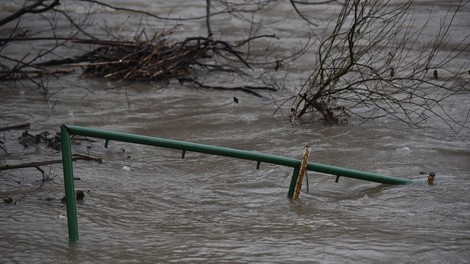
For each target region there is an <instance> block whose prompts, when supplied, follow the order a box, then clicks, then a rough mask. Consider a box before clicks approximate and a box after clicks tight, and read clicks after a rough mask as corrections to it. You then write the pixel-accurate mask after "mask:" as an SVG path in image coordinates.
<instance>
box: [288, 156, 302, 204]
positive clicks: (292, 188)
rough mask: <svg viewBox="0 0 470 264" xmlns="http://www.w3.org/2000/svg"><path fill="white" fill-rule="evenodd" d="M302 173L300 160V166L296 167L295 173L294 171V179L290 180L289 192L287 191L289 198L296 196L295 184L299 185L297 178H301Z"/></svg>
mask: <svg viewBox="0 0 470 264" xmlns="http://www.w3.org/2000/svg"><path fill="white" fill-rule="evenodd" d="M299 173H300V161H299V166H296V167H295V168H294V173H292V179H291V180H290V186H289V192H288V193H287V197H288V198H294V192H295V186H296V185H297V180H298V179H299Z"/></svg>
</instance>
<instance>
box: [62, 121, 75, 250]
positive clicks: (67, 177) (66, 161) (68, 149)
mask: <svg viewBox="0 0 470 264" xmlns="http://www.w3.org/2000/svg"><path fill="white" fill-rule="evenodd" d="M60 141H61V148H62V166H63V169H64V186H65V197H66V199H65V200H66V202H65V205H66V208H67V224H68V228H69V240H70V242H76V241H78V223H77V207H76V205H75V187H74V178H73V169H72V146H71V142H70V135H69V132H68V130H67V127H66V126H64V125H62V126H61V127H60Z"/></svg>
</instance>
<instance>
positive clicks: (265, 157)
mask: <svg viewBox="0 0 470 264" xmlns="http://www.w3.org/2000/svg"><path fill="white" fill-rule="evenodd" d="M60 131H61V143H62V160H63V161H62V162H63V169H64V186H65V196H66V207H67V222H68V231H69V240H70V241H77V240H78V223H77V208H76V204H75V187H74V179H75V178H74V176H73V168H72V145H71V140H70V136H71V135H81V136H86V137H93V138H101V139H104V140H105V147H107V146H108V142H109V141H110V140H114V141H121V142H128V143H134V144H141V145H149V146H156V147H162V148H170V149H178V150H181V151H182V158H184V157H185V153H186V152H187V151H190V152H199V153H206V154H213V155H218V156H225V157H232V158H237V159H245V160H252V161H256V162H257V166H256V168H259V166H260V164H261V163H270V164H276V165H281V166H287V167H292V168H293V169H294V171H293V174H292V179H291V182H290V186H289V191H288V193H287V197H289V198H293V196H294V192H295V189H296V185H297V180H298V178H299V173H300V171H301V166H302V161H301V160H297V159H293V158H287V157H282V156H276V155H269V154H264V153H259V152H253V151H246V150H239V149H233V148H225V147H217V146H211V145H205V144H198V143H192V142H186V141H179V140H172V139H165V138H158V137H150V136H143V135H136V134H129V133H122V132H116V131H109V130H102V129H93V128H86V127H80V126H72V125H62V126H61V128H60ZM303 170H309V171H316V172H321V173H326V174H332V175H334V176H336V182H337V181H338V179H339V177H340V176H343V177H348V178H354V179H361V180H366V181H371V182H378V183H384V184H408V183H415V182H418V181H422V180H416V179H404V178H397V177H391V176H385V175H380V174H376V173H370V172H364V171H359V170H353V169H347V168H340V167H335V166H330V165H325V164H320V163H313V162H308V163H306V164H304V167H303Z"/></svg>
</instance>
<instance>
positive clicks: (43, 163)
mask: <svg viewBox="0 0 470 264" xmlns="http://www.w3.org/2000/svg"><path fill="white" fill-rule="evenodd" d="M77 160H86V161H96V162H98V163H102V162H103V160H102V159H101V158H97V157H92V156H88V155H83V154H73V155H72V161H77ZM58 163H62V159H53V160H45V161H34V162H26V163H19V164H4V165H0V171H2V170H14V169H23V168H36V169H38V167H40V166H46V165H52V164H58Z"/></svg>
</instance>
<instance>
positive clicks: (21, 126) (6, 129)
mask: <svg viewBox="0 0 470 264" xmlns="http://www.w3.org/2000/svg"><path fill="white" fill-rule="evenodd" d="M30 126H31V124H30V123H24V124H19V125H13V126H6V127H0V131H8V130H19V129H25V128H29V127H30Z"/></svg>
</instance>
